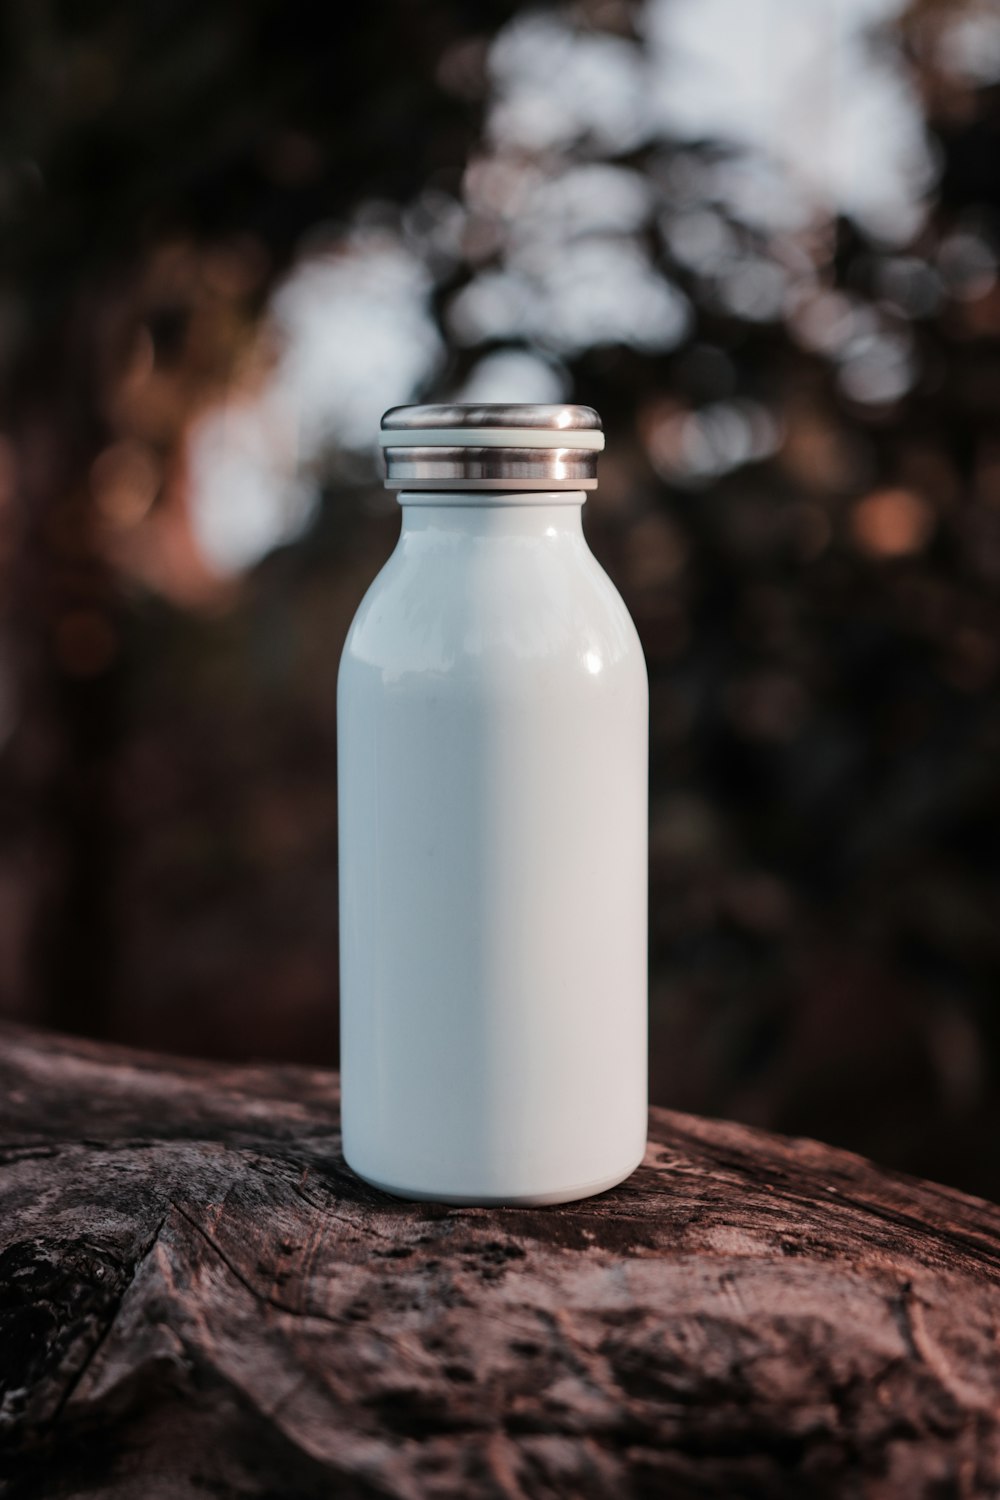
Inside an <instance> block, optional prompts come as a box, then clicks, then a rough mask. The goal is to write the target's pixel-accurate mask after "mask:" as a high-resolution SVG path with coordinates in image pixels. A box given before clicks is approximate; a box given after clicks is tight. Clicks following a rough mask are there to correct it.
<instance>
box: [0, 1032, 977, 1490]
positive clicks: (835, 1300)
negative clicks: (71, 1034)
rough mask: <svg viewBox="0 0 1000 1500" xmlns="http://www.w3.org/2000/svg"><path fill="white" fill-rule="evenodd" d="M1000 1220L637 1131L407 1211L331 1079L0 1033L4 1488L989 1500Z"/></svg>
mask: <svg viewBox="0 0 1000 1500" xmlns="http://www.w3.org/2000/svg"><path fill="white" fill-rule="evenodd" d="M998 1330H1000V1209H997V1208H996V1207H994V1206H993V1205H990V1204H987V1203H983V1202H980V1201H977V1200H975V1199H972V1198H968V1197H966V1196H964V1195H962V1194H961V1193H958V1192H953V1191H951V1190H949V1189H947V1188H944V1187H938V1186H934V1185H932V1184H930V1183H923V1182H916V1181H912V1180H909V1179H906V1178H903V1177H900V1176H897V1175H894V1174H892V1173H890V1172H885V1171H882V1170H880V1169H879V1168H877V1167H875V1166H873V1165H872V1164H871V1163H870V1162H867V1161H864V1160H862V1159H861V1158H859V1157H857V1156H852V1155H849V1154H847V1153H845V1152H843V1151H837V1150H834V1149H832V1148H831V1147H828V1146H823V1145H819V1144H817V1143H815V1142H813V1141H802V1140H785V1139H779V1138H777V1137H775V1136H771V1135H767V1134H764V1133H762V1132H760V1131H757V1130H752V1129H749V1128H747V1127H745V1126H740V1125H732V1124H721V1123H718V1122H715V1121H709V1120H702V1119H695V1118H693V1117H691V1116H686V1115H679V1114H673V1113H670V1112H668V1111H666V1110H659V1109H657V1110H653V1111H652V1113H651V1118H650V1141H649V1150H648V1153H647V1156H646V1159H645V1162H644V1164H643V1165H642V1167H640V1169H639V1170H638V1171H637V1172H636V1173H635V1175H634V1176H633V1177H632V1178H630V1179H629V1181H628V1182H627V1183H625V1184H623V1185H622V1186H621V1187H618V1188H616V1189H614V1190H613V1191H612V1192H609V1193H605V1194H603V1195H602V1196H601V1197H599V1198H592V1199H588V1200H585V1201H583V1202H580V1203H574V1204H569V1205H565V1206H562V1207H559V1208H545V1209H524V1208H520V1209H519V1208H509V1209H493V1208H491V1209H469V1208H449V1207H444V1206H438V1205H434V1204H407V1203H401V1202H397V1201H396V1200H394V1199H391V1198H388V1197H385V1196H383V1195H382V1194H380V1193H378V1192H376V1191H375V1190H373V1189H371V1188H369V1187H367V1186H366V1185H365V1184H364V1183H362V1182H360V1181H359V1180H358V1179H357V1178H356V1177H354V1176H353V1175H352V1174H351V1172H350V1171H349V1170H348V1169H347V1168H346V1167H345V1165H344V1163H343V1159H342V1157H341V1155H340V1135H339V1125H338V1089H337V1079H336V1076H335V1075H333V1074H331V1073H328V1072H321V1071H318V1070H310V1069H304V1068H290V1067H258V1068H247V1067H238V1068H237V1067H229V1066H225V1065H221V1066H220V1065H217V1064H207V1063H199V1062H191V1061H180V1060H176V1059H173V1058H162V1057H153V1056H147V1055H142V1054H138V1053H131V1052H124V1051H121V1050H116V1049H113V1048H110V1047H103V1046H98V1045H96V1044H93V1043H85V1042H79V1041H70V1040H66V1039H64V1038H55V1037H51V1036H43V1035H39V1034H34V1033H28V1032H24V1031H20V1030H10V1031H4V1032H2V1033H0V1455H2V1456H0V1493H2V1494H3V1496H4V1497H5V1500H29V1497H30V1500H34V1497H38V1500H42V1497H44V1500H70V1497H72V1500H77V1497H80V1500H82V1497H96V1496H100V1497H108V1500H110V1497H115V1500H119V1497H121V1500H124V1497H129V1500H131V1497H136V1500H140V1497H141V1500H174V1497H188V1496H192V1497H193V1496H213V1497H220V1496H221V1497H253V1500H260V1497H265V1496H266V1497H269V1500H331V1497H337V1500H340V1497H356V1496H357V1497H387V1496H392V1497H405V1500H424V1497H449V1500H451V1497H454V1500H479V1497H490V1500H493V1497H496V1500H516V1497H556V1496H559V1497H562V1496H565V1497H573V1500H577V1497H591V1496H592V1497H602V1500H604V1497H606V1500H620V1497H625V1496H643V1497H646V1496H649V1497H654V1496H655V1497H664V1500H688V1497H691V1500H695V1497H697V1500H706V1497H726V1500H734V1497H767V1500H771V1497H798V1496H808V1497H810V1500H822V1497H826V1496H829V1497H837V1500H850V1497H853V1496H858V1497H868V1496H872V1497H900V1500H902V1497H905V1500H919V1497H927V1500H931V1497H933V1500H946V1497H966V1496H996V1495H997V1494H998V1493H1000V1435H998V1425H1000V1424H998V1417H1000V1343H998Z"/></svg>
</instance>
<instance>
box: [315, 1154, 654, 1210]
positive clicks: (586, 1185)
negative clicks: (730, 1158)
mask: <svg viewBox="0 0 1000 1500" xmlns="http://www.w3.org/2000/svg"><path fill="white" fill-rule="evenodd" d="M645 1154H646V1152H645V1149H643V1152H642V1155H641V1156H638V1157H637V1158H636V1160H635V1161H634V1162H633V1163H632V1165H631V1166H630V1167H627V1168H626V1169H625V1171H624V1172H615V1173H613V1175H612V1176H610V1177H600V1178H596V1179H595V1180H593V1181H592V1182H581V1183H576V1184H575V1185H574V1186H573V1187H565V1188H555V1189H554V1190H553V1191H552V1192H549V1193H499V1194H494V1193H437V1192H424V1191H423V1190H422V1189H421V1188H409V1187H400V1186H399V1184H397V1183H392V1182H383V1181H382V1180H381V1179H380V1178H378V1177H370V1176H369V1175H368V1173H367V1172H359V1171H358V1169H357V1167H355V1166H353V1165H352V1163H351V1162H349V1161H348V1162H347V1165H348V1166H349V1167H350V1168H351V1171H352V1172H353V1173H354V1175H355V1176H356V1177H360V1178H361V1180H362V1182H367V1184H368V1186H369V1187H373V1188H378V1190H379V1192H380V1193H388V1194H389V1195H390V1197H393V1198H403V1199H406V1200H408V1201H409V1202H413V1203H448V1204H454V1205H455V1206H456V1207H461V1208H549V1207H551V1206H552V1205H553V1204H556V1203H574V1202H576V1200H577V1199H578V1198H593V1197H595V1196H596V1194H598V1193H606V1192H607V1191H608V1190H609V1188H613V1187H617V1186H618V1184H619V1183H621V1182H624V1181H625V1180H626V1178H628V1177H631V1175H632V1173H633V1172H634V1171H635V1170H636V1168H637V1167H638V1166H640V1165H641V1164H642V1159H643V1156H645ZM344 1160H345V1161H346V1160H347V1158H346V1157H345V1158H344Z"/></svg>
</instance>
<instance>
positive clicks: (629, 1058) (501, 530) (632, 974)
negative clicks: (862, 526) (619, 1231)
mask: <svg viewBox="0 0 1000 1500" xmlns="http://www.w3.org/2000/svg"><path fill="white" fill-rule="evenodd" d="M583 498H584V497H583V495H582V493H580V492H575V493H573V492H555V493H551V494H547V495H539V494H529V495H508V494H503V495H500V494H496V493H479V494H470V495H460V494H454V493H449V494H447V495H432V494H414V495H407V494H403V495H402V496H401V497H400V500H401V504H402V506H403V528H402V533H401V536H400V540H399V544H398V546H397V547H396V550H395V551H394V553H393V555H392V557H391V558H390V560H389V561H388V563H387V564H386V566H385V568H384V569H383V570H382V572H381V573H380V574H379V576H378V578H377V579H376V580H375V582H374V583H373V584H372V587H371V588H370V589H369V591H368V593H367V595H366V596H365V599H364V601H363V602H362V604H361V607H360V609H359V610H358V613H357V616H356V618H355V621H354V624H353V625H352V627H351V631H350V634H349V636H348V639H347V644H346V646H345V648H344V654H343V658H342V660H341V666H340V676H339V682H338V755H339V790H340V882H341V1067H342V1075H343V1124H344V1152H345V1156H346V1158H347V1161H348V1163H349V1164H350V1165H351V1166H352V1167H353V1168H354V1169H355V1170H356V1171H357V1172H358V1173H359V1174H360V1175H361V1176H363V1177H365V1178H367V1179H368V1180H369V1181H372V1182H375V1183H376V1184H377V1185H379V1186H382V1187H385V1188H387V1189H388V1190H389V1191H392V1192H396V1193H399V1194H401V1195H403V1196H413V1197H434V1198H441V1199H448V1200H451V1201H458V1202H490V1201H492V1202H497V1201H501V1202H536V1203H537V1202H557V1201H561V1200H564V1199H567V1198H572V1197H582V1196H586V1194H588V1193H590V1192H596V1191H600V1190H602V1189H603V1188H605V1187H609V1186H611V1185H612V1184H613V1183H614V1182H616V1181H619V1180H620V1179H621V1178H622V1177H625V1176H627V1175H628V1173H629V1172H630V1171H632V1169H633V1168H634V1167H635V1166H636V1165H637V1163H638V1161H639V1160H640V1158H641V1156H642V1154H643V1150H644V1147H645V1135H646V809H647V688H646V672H645V665H644V662H643V657H642V651H641V648H640V646H639V641H638V637H637V636H636V632H635V629H634V626H633V625H632V622H631V620H630V619H629V616H628V614H627V612H626V610H625V607H624V605H623V604H622V601H621V599H620V598H619V596H618V594H617V592H616V591H615V589H614V587H613V585H612V584H611V582H610V580H609V579H608V578H607V576H606V574H605V573H604V572H603V571H602V569H601V568H600V567H599V565H598V563H597V562H596V560H595V559H594V557H593V555H592V554H591V552H590V550H589V549H588V547H587V545H586V542H585V541H584V538H583V532H582V526H581V505H582V501H583Z"/></svg>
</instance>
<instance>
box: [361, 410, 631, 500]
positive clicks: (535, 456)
mask: <svg viewBox="0 0 1000 1500" xmlns="http://www.w3.org/2000/svg"><path fill="white" fill-rule="evenodd" d="M379 444H380V446H381V448H382V451H383V453H384V455H385V469H386V480H385V482H386V486H387V488H388V489H391V490H399V489H406V490H435V489H437V490H442V491H444V490H463V489H464V490H523V491H526V492H527V491H532V490H542V491H545V490H592V489H595V488H596V486H597V455H598V454H599V453H600V451H601V449H602V448H603V447H604V432H603V429H602V427H601V419H600V417H599V416H598V414H597V412H596V411H594V409H593V407H590V406H573V405H566V406H546V405H543V404H530V403H522V404H517V403H508V404H500V403H495V404H484V405H481V406H474V405H471V404H470V405H461V404H453V405H445V404H440V405H436V406H435V405H425V406H394V407H391V408H390V410H389V411H387V412H386V413H385V415H384V416H383V418H382V427H381V431H380V433H379Z"/></svg>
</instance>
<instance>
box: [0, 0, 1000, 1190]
mask: <svg viewBox="0 0 1000 1500" xmlns="http://www.w3.org/2000/svg"><path fill="white" fill-rule="evenodd" d="M998 252H1000V12H998V10H997V9H996V7H995V6H994V5H993V4H992V3H990V0H913V3H910V4H907V3H904V0H801V3H797V4H794V5H793V4H789V3H787V0H786V3H782V0H635V3H627V0H581V3H579V4H575V5H568V6H567V5H551V6H548V7H545V6H542V7H536V6H528V5H521V4H518V3H516V0H475V3H474V4H473V3H471V0H384V3H383V4H381V5H379V6H346V7H342V6H333V5H319V4H307V3H305V0H282V3H280V4H279V3H277V0H148V3H144V4H142V5H134V4H128V3H126V0H104V3H101V0H90V3H86V4H84V3H81V0H6V4H5V5H4V6H3V7H2V9H0V400H2V406H0V573H2V578H3V589H2V601H3V609H2V617H0V829H2V836H0V1011H2V1013H3V1014H6V1015H7V1016H9V1017H13V1018H16V1019H19V1020H23V1021H28V1022H32V1023H41V1024H46V1025H52V1026H58V1027H61V1028H64V1029H67V1030H70V1031H74V1032H79V1033H84V1034H87V1035H92V1036H98V1037H107V1038H115V1039H118V1040H122V1041H127V1042H132V1043H138V1044H141V1045H143V1046H151V1047H162V1048H172V1049H176V1050H181V1051H185V1052H193V1053H202V1054H209V1055H216V1056H227V1057H240V1058H242V1057H272V1058H284V1059H302V1060H307V1061H311V1062H324V1063H333V1062H335V1060H336V1038H337V1030H336V1003H337V978H336V975H337V927H336V906H337V869H336V796H335V754H334V739H335V722H334V687H335V676H336V668H337V662H338V657H339V653H340V650H341V646H342V644H343V639H344V636H345V633H346V630H347V627H348V624H349V622H350V619H351V616H352V614H353V612H354V610H355V608H356V606H357V604H358V602H359V600H360V598H361V595H362V593H363V592H364V590H365V588H366V587H367V585H368V583H369V582H370V580H371V579H372V577H373V576H374V574H375V573H376V571H377V570H378V568H379V567H380V565H381V563H382V562H383V560H384V559H385V558H386V556H387V555H388V553H389V551H390V550H391V548H392V546H393V544H394V540H395V537H396V533H397V530H398V524H399V522H398V510H397V508H396V505H395V501H394V499H393V498H392V497H391V496H389V495H387V494H386V493H385V492H384V491H383V490H382V489H381V487H380V476H379V463H378V460H377V455H376V451H375V449H374V447H373V442H372V438H373V433H374V431H375V429H376V427H377V423H378V418H379V416H380V413H381V412H382V410H383V409H384V408H385V407H387V406H389V405H393V404H396V403H399V402H405V401H411V400H442V399H449V400H450V399H458V400H475V401H481V400H483V401H491V400H501V401H510V400H521V401H555V400H561V399H564V398H569V399H572V400H577V401H583V402H587V403H589V404H592V405H594V406H596V407H597V408H598V409H599V411H600V412H601V413H602V415H603V418H604V422H605V427H606V429H607V432H608V438H609V444H608V452H607V454H606V456H605V458H604V459H603V460H602V465H601V485H600V489H599V490H598V491H597V493H596V494H595V495H593V496H592V497H591V498H590V499H589V500H588V503H587V506H586V511H585V525H586V527H587V530H588V535H589V537H590V541H591V545H592V547H593V549H594V551H595V552H596V553H597V555H598V556H599V558H600V559H601V561H602V562H603V564H604V566H605V567H606V568H607V570H608V572H609V573H610V574H611V576H612V577H613V578H614V580H615V582H616V583H617V585H618V587H619V588H620V590H621V592H622V594H623V595H624V597H625V600H626V602H627V604H628V606H629V608H630V610H631V611H632V614H633V616H634V618H635V620H636V622H637V625H638V627H639V631H640V634H641V636H642V639H643V643H644V646H645V650H646V655H647V659H648V663H649V673H650V684H651V698H652V703H651V708H652V785H651V908H650V911H651V966H652V968H651V981H652V982H651V1041H652V1091H653V1098H654V1099H655V1100H656V1101H657V1102H660V1103H663V1104H669V1105H673V1106H675V1107H679V1108H683V1109H692V1110H697V1111H701V1112H705V1113H713V1114H721V1115H726V1116H731V1117H734V1118H738V1119H742V1120H748V1121H752V1122H755V1123H758V1124H763V1125H767V1126H771V1127H774V1128H777V1129H780V1130H784V1131H791V1132H805V1133H810V1134H814V1135H817V1136H820V1137H822V1138H825V1139H827V1140H830V1141H833V1142H836V1143H839V1144H842V1145H847V1146H851V1147H855V1148H857V1149H860V1150H862V1151H865V1152H867V1153H870V1154H872V1155H874V1156H876V1157H877V1158H880V1159H881V1160H882V1161H883V1162H885V1163H887V1164H890V1165H895V1166H898V1167H902V1168H906V1169H908V1170H912V1171H916V1172H919V1173H922V1174H926V1175H930V1176H933V1177H937V1178H940V1179H943V1180H946V1181H948V1182H952V1183H955V1184H958V1185H960V1186H964V1187H967V1188H970V1189H972V1190H976V1191H979V1192H982V1193H984V1194H986V1195H987V1196H992V1197H994V1198H998V1197H1000V1009H998V1005H997V999H998V986H1000V840H998V814H1000V779H998V774H997V763H998V755H1000V424H998V415H1000V283H998V280H997V257H998ZM609 878H611V876H610V874H609Z"/></svg>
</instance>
